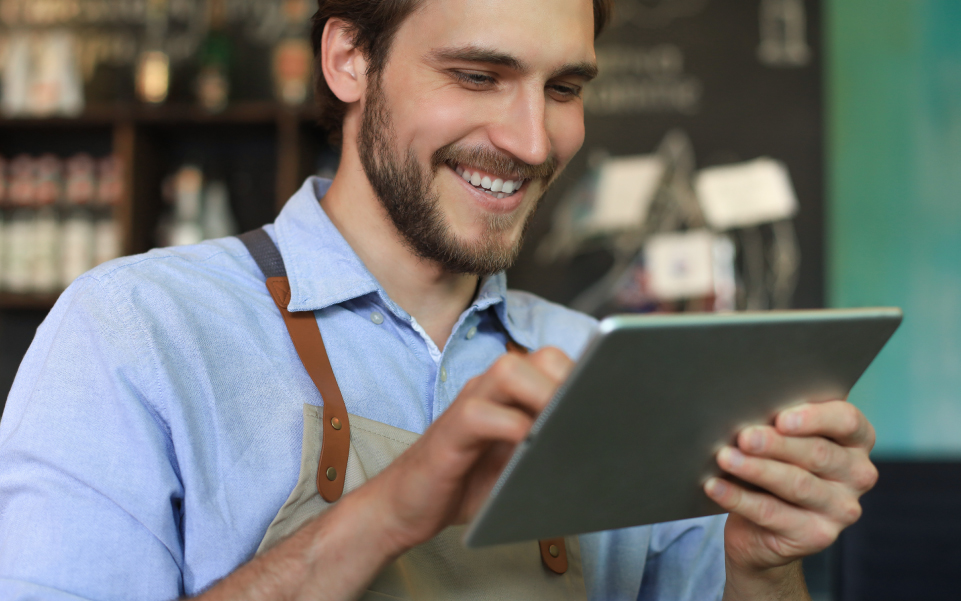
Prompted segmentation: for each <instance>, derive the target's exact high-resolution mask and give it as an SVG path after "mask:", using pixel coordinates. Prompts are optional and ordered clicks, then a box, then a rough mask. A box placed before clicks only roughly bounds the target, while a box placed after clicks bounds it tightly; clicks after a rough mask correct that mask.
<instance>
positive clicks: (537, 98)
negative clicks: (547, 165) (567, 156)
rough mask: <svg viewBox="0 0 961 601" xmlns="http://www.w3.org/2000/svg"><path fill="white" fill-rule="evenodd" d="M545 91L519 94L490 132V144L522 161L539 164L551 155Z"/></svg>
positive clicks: (529, 91) (530, 91)
mask: <svg viewBox="0 0 961 601" xmlns="http://www.w3.org/2000/svg"><path fill="white" fill-rule="evenodd" d="M545 111H546V99H545V97H544V91H543V90H542V89H541V90H538V91H537V92H536V93H535V92H533V91H532V90H525V91H524V92H523V93H519V94H517V95H516V96H514V98H512V99H511V102H510V103H509V104H508V105H507V106H506V107H504V110H503V111H502V112H501V114H500V115H498V117H497V121H496V123H494V124H493V125H492V126H491V127H490V128H489V129H488V136H490V141H491V143H492V144H493V145H494V146H496V147H497V148H499V149H500V150H502V151H504V152H506V153H508V154H510V155H511V156H513V157H514V158H516V159H517V160H519V161H524V162H525V163H527V164H529V165H540V164H542V163H544V162H545V161H546V160H547V159H548V157H550V156H551V138H550V135H549V134H548V131H547V120H546V115H545Z"/></svg>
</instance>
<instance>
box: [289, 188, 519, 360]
mask: <svg viewBox="0 0 961 601" xmlns="http://www.w3.org/2000/svg"><path fill="white" fill-rule="evenodd" d="M331 183H332V182H331V181H330V180H327V179H321V178H317V177H311V178H309V179H308V180H307V181H306V182H304V185H303V186H302V187H301V188H300V190H298V191H297V193H296V194H294V195H293V197H291V199H290V200H289V201H288V202H287V204H286V205H284V208H283V209H282V210H281V211H280V215H278V217H277V220H276V221H275V222H274V232H275V235H276V237H277V245H278V247H279V248H280V253H281V255H282V256H283V258H284V266H285V267H286V269H287V279H288V281H289V282H290V304H289V305H288V306H287V309H288V310H289V311H291V312H296V311H318V310H320V309H325V308H327V307H329V306H331V305H336V304H338V303H342V302H345V301H348V300H351V299H354V298H357V297H360V296H364V295H366V294H371V293H378V295H379V296H380V297H381V298H382V299H383V300H384V302H385V303H387V304H388V305H389V307H390V308H391V309H393V310H395V311H396V312H398V313H400V314H402V315H404V316H405V317H409V316H407V315H406V312H404V311H403V309H401V308H400V307H398V306H396V304H395V303H394V302H393V301H391V300H390V299H389V298H388V297H387V293H386V292H384V290H383V288H381V286H380V283H378V282H377V280H376V278H374V276H373V275H372V274H371V273H370V271H368V270H367V267H366V266H365V265H364V263H363V261H361V260H360V257H358V256H357V253H355V252H354V249H352V248H351V247H350V244H348V243H347V240H345V239H344V237H343V236H342V235H341V233H340V231H339V230H338V229H337V227H336V226H335V225H334V224H333V222H331V220H330V217H328V216H327V213H325V212H324V209H323V207H321V205H320V199H321V198H323V197H324V195H325V194H326V193H327V190H329V189H330V185H331ZM506 300H507V276H506V275H505V274H504V273H503V272H501V273H497V274H494V275H492V276H488V277H485V278H484V279H483V280H481V285H480V289H479V290H478V292H477V298H476V299H474V302H473V303H472V305H471V308H470V311H473V312H476V313H480V312H483V311H485V310H487V309H489V308H491V307H494V311H495V313H496V314H497V317H498V318H499V319H500V321H501V324H503V326H504V328H506V329H507V331H508V332H509V333H510V335H511V337H512V338H514V340H515V341H516V342H517V343H518V344H521V345H524V346H528V348H530V346H529V341H528V340H527V338H528V337H527V336H526V333H525V332H523V331H522V328H517V327H514V326H513V324H511V322H510V320H509V319H508V318H507V310H506V306H507V302H506Z"/></svg>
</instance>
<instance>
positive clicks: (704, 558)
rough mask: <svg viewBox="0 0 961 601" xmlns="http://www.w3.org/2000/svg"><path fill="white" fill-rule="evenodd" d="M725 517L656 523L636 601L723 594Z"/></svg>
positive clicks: (702, 600)
mask: <svg viewBox="0 0 961 601" xmlns="http://www.w3.org/2000/svg"><path fill="white" fill-rule="evenodd" d="M726 520H727V516H726V515H718V516H709V517H705V518H696V519H692V520H682V521H679V522H668V523H665V524H656V525H655V526H654V527H653V529H652V532H651V542H650V546H649V547H648V552H647V561H646V563H645V565H644V576H643V578H642V580H641V591H640V594H639V595H638V597H637V598H638V601H667V600H670V601H710V600H712V599H717V600H719V599H721V597H722V596H723V594H724V580H725V575H724V524H725V522H726Z"/></svg>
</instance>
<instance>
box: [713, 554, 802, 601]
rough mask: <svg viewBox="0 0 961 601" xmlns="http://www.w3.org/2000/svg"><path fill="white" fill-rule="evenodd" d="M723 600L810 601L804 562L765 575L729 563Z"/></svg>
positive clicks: (773, 570) (772, 570)
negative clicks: (802, 564)
mask: <svg viewBox="0 0 961 601" xmlns="http://www.w3.org/2000/svg"><path fill="white" fill-rule="evenodd" d="M725 572H726V574H727V580H726V582H725V584H724V601H747V600H749V599H750V600H755V599H756V600H764V601H774V600H777V601H811V595H810V594H808V589H807V584H806V583H805V582H804V572H803V570H802V568H801V560H797V561H794V562H791V563H789V564H787V565H786V566H781V567H779V568H771V569H769V570H766V571H764V572H754V571H751V572H747V571H744V570H740V569H738V568H737V567H734V566H732V565H731V564H730V562H728V564H727V566H726V570H725Z"/></svg>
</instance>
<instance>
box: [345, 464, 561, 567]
mask: <svg viewBox="0 0 961 601" xmlns="http://www.w3.org/2000/svg"><path fill="white" fill-rule="evenodd" d="M327 479H328V480H330V481H331V482H333V481H334V480H336V479H337V470H336V469H334V468H332V467H329V468H327ZM554 557H557V556H556V555H555V556H554Z"/></svg>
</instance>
